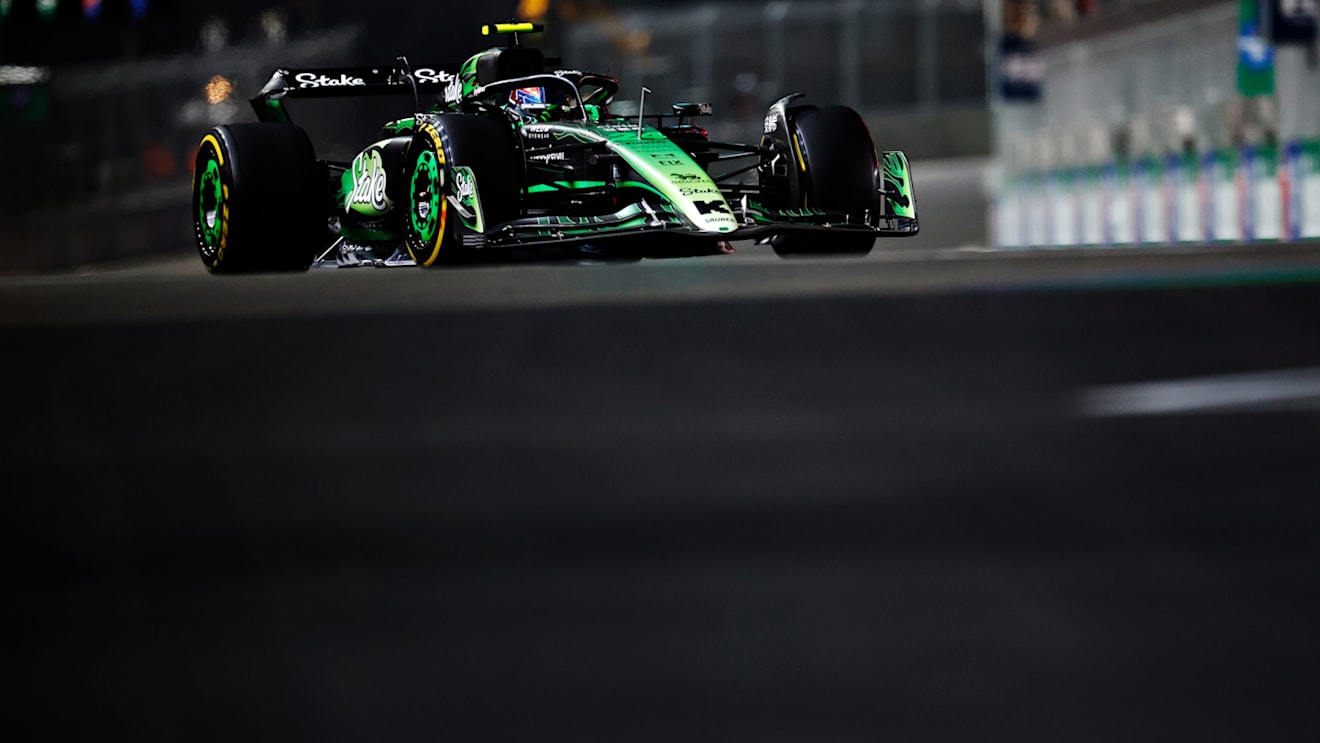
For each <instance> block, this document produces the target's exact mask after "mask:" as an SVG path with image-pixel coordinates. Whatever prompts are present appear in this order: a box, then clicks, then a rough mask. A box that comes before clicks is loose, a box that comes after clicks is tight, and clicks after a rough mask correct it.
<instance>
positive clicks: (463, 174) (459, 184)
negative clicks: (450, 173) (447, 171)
mask: <svg viewBox="0 0 1320 743" xmlns="http://www.w3.org/2000/svg"><path fill="white" fill-rule="evenodd" d="M454 195H455V196H457V197H458V198H459V200H460V201H462V202H463V203H468V202H470V201H471V200H472V197H474V196H476V195H477V184H476V183H475V182H474V181H473V180H472V175H471V174H470V172H469V171H468V170H466V169H463V170H456V171H455V172H454Z"/></svg>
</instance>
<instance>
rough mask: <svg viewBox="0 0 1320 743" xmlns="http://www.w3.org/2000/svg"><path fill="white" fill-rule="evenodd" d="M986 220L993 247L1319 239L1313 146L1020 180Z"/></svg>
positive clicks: (1034, 173)
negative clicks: (989, 222)
mask: <svg viewBox="0 0 1320 743" xmlns="http://www.w3.org/2000/svg"><path fill="white" fill-rule="evenodd" d="M991 213H992V220H993V222H992V225H991V234H992V235H993V236H994V241H995V244H996V245H997V246H998V247H1001V248H1066V247H1139V246H1157V245H1179V244H1188V245H1190V244H1204V243H1240V242H1289V241H1297V240H1315V239H1320V139H1305V140H1294V141H1292V142H1289V143H1287V144H1286V145H1283V146H1244V147H1240V148H1226V149H1218V150H1213V151H1209V152H1204V153H1195V154H1192V153H1189V154H1181V155H1165V156H1162V157H1146V158H1139V159H1136V160H1133V161H1131V162H1110V163H1107V164H1104V165H1098V166H1084V167H1076V168H1056V169H1049V170H1031V171H1025V172H1023V173H1020V174H1018V175H1017V176H1015V177H1013V178H1011V179H1010V180H1008V181H1007V182H1006V183H1004V184H1003V187H1002V188H1001V189H1000V192H999V196H998V198H997V199H996V200H995V203H994V206H993V208H992V210H991Z"/></svg>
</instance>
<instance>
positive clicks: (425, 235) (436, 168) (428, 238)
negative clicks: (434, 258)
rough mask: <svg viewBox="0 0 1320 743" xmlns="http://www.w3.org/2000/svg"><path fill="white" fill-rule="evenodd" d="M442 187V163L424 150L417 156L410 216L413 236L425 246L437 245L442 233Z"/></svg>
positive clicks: (430, 152)
mask: <svg viewBox="0 0 1320 743" xmlns="http://www.w3.org/2000/svg"><path fill="white" fill-rule="evenodd" d="M441 186H442V184H441V182H440V162H439V160H438V159H437V158H436V156H435V152H433V151H431V150H430V149H427V150H424V151H423V152H422V154H420V155H418V156H417V166H416V167H415V168H413V176H412V194H413V208H412V209H411V215H410V219H411V220H412V228H413V234H414V235H416V236H417V240H418V242H420V243H422V244H423V245H433V244H435V240H436V237H437V236H438V233H439V231H440V207H441V204H440V199H441V198H443V195H442V194H441V193H440V192H441Z"/></svg>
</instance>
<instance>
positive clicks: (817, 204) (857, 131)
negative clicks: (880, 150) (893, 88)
mask: <svg viewBox="0 0 1320 743" xmlns="http://www.w3.org/2000/svg"><path fill="white" fill-rule="evenodd" d="M789 126H790V128H791V131H792V138H793V143H792V145H791V146H792V147H794V148H795V149H796V150H797V151H796V152H794V153H793V157H792V163H793V165H792V167H796V168H798V177H799V182H800V183H801V186H802V203H801V204H792V205H790V206H791V208H799V207H811V208H816V209H825V210H827V211H832V212H843V213H845V214H847V215H848V217H849V219H850V220H851V221H852V222H855V223H857V224H861V223H862V222H863V221H864V220H866V219H867V218H868V216H869V218H870V219H871V220H875V219H876V218H877V217H878V216H879V215H880V214H881V203H880V191H879V181H878V180H877V173H879V164H880V160H879V158H878V157H877V155H876V152H875V144H874V143H873V142H872V141H871V132H870V130H868V129H867V128H866V122H865V121H863V120H862V117H861V116H859V115H858V114H857V112H856V111H854V110H852V109H851V108H848V107H847V106H799V107H797V108H793V109H790V110H789ZM799 155H800V157H799ZM804 166H805V169H804ZM874 244H875V237H874V236H873V235H865V234H863V235H836V236H833V237H827V236H823V235H820V234H819V233H817V234H801V233H799V234H788V235H777V236H775V238H774V239H773V240H772V241H771V245H772V246H774V249H775V253H777V254H779V255H781V256H789V255H823V254H831V253H843V254H851V255H866V254H867V253H869V252H871V247H872V246H873V245H874Z"/></svg>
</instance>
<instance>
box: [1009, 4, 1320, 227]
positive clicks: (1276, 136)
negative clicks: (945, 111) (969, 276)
mask: <svg viewBox="0 0 1320 743" xmlns="http://www.w3.org/2000/svg"><path fill="white" fill-rule="evenodd" d="M1174 6H1175V4H1174V3H1165V4H1149V5H1141V4H1130V5H1128V6H1122V7H1120V8H1119V12H1127V13H1129V14H1131V15H1134V16H1142V17H1140V18H1137V19H1136V22H1132V23H1127V24H1126V25H1124V24H1123V23H1121V21H1122V20H1123V19H1122V18H1121V17H1120V16H1119V15H1117V14H1111V15H1110V16H1109V17H1108V18H1105V17H1101V19H1100V20H1101V21H1103V22H1101V23H1093V24H1092V25H1091V26H1089V27H1088V26H1087V25H1086V22H1085V21H1083V22H1080V23H1077V24H1075V25H1072V26H1055V27H1054V28H1053V30H1051V29H1049V28H1048V27H1046V28H1045V30H1043V31H1042V32H1041V33H1040V34H1039V37H1038V39H1039V51H1038V58H1039V61H1040V62H1041V63H1042V64H1043V69H1044V77H1043V79H1042V80H1041V87H1040V98H1039V100H1037V101H1034V102H1025V103H1024V102H1007V101H1004V100H996V101H994V102H993V103H992V106H993V108H994V114H993V119H994V121H995V128H996V132H995V136H994V139H995V158H994V165H993V166H992V169H991V170H992V174H991V176H990V178H989V179H988V184H989V200H990V203H991V209H990V215H991V217H990V225H989V233H990V235H991V238H992V242H993V244H995V245H997V246H999V247H1003V248H1049V247H1074V246H1079V247H1080V246H1097V247H1102V246H1157V245H1179V244H1203V243H1252V242H1287V241H1296V240H1314V239H1317V238H1320V95H1317V91H1320V65H1317V64H1316V63H1315V62H1314V60H1313V59H1311V58H1310V57H1309V54H1308V50H1307V49H1306V48H1305V47H1299V46H1287V47H1285V46H1279V47H1276V48H1275V50H1274V55H1273V65H1274V71H1273V73H1272V74H1273V77H1274V85H1273V93H1272V94H1268V95H1252V96H1250V97H1246V96H1243V95H1241V94H1240V93H1239V92H1238V84H1239V81H1238V79H1237V78H1238V71H1237V65H1238V60H1239V46H1238V33H1239V25H1240V24H1239V14H1240V8H1239V5H1238V4H1237V3H1236V2H1213V1H1209V0H1180V2H1178V3H1177V4H1176V8H1175V7H1174ZM1160 9H1164V11H1163V12H1165V15H1164V16H1161V17H1159V18H1153V17H1150V14H1151V12H1153V10H1160ZM1142 14H1145V15H1144V16H1143V15H1142ZM1111 21H1120V22H1117V23H1112V22H1111ZM1088 29H1096V30H1095V31H1094V32H1092V31H1089V30H1088Z"/></svg>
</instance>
